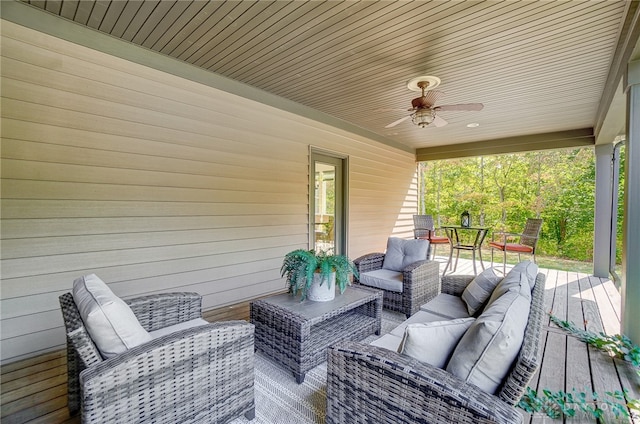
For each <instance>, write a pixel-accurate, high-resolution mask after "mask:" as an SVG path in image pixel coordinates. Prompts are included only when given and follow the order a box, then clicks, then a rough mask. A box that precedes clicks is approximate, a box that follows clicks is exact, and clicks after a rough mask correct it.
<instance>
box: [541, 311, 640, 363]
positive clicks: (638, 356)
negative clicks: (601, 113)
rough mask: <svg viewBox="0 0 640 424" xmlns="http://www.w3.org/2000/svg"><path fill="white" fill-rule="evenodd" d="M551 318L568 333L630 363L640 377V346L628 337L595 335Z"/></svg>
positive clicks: (551, 316) (566, 322)
mask: <svg viewBox="0 0 640 424" xmlns="http://www.w3.org/2000/svg"><path fill="white" fill-rule="evenodd" d="M550 318H551V321H552V322H553V323H554V324H556V325H557V326H558V327H560V328H562V329H564V330H566V331H568V332H569V333H571V334H572V335H574V336H575V337H577V338H578V339H579V340H581V341H583V342H585V343H587V344H589V345H591V346H593V347H595V348H597V349H600V350H603V351H605V352H607V353H610V354H612V355H613V356H615V357H616V358H620V359H623V360H625V361H627V362H629V363H630V364H631V365H632V366H633V367H635V368H636V372H638V374H639V375H640V346H638V345H635V344H633V342H631V340H630V339H629V338H628V337H627V336H625V335H623V334H614V335H608V334H605V333H594V332H592V331H588V330H583V329H581V328H578V327H577V326H576V325H575V324H574V323H573V322H571V321H563V320H561V319H560V318H558V317H556V316H553V315H550Z"/></svg>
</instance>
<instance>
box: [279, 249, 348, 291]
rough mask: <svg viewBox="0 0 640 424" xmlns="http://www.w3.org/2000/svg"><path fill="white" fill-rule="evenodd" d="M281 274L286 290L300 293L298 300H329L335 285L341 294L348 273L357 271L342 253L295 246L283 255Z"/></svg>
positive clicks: (344, 287) (345, 286) (345, 284)
mask: <svg viewBox="0 0 640 424" xmlns="http://www.w3.org/2000/svg"><path fill="white" fill-rule="evenodd" d="M280 273H281V275H282V276H283V277H286V283H287V286H288V288H289V293H290V294H291V295H293V296H296V295H297V294H298V292H300V293H301V299H300V300H301V301H302V300H305V299H307V298H308V299H309V300H313V301H320V302H322V301H329V300H332V299H333V298H334V297H335V287H336V286H337V287H338V288H339V289H340V294H342V293H344V290H345V289H346V288H347V286H348V285H350V284H351V280H350V278H349V276H350V275H355V276H356V277H357V276H358V270H357V269H356V266H355V265H354V264H353V262H352V261H351V260H350V259H349V258H347V257H346V256H345V255H333V254H329V253H327V252H323V251H320V252H318V253H316V252H315V251H313V250H304V249H298V250H294V251H292V252H289V253H287V254H286V255H285V257H284V261H283V263H282V268H281V269H280Z"/></svg>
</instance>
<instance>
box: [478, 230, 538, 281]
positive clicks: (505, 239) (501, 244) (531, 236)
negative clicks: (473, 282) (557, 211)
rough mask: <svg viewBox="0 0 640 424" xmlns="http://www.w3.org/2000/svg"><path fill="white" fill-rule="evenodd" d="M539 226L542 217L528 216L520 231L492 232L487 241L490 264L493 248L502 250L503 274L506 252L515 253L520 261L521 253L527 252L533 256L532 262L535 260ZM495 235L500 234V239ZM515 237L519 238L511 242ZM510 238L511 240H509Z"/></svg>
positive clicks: (505, 267)
mask: <svg viewBox="0 0 640 424" xmlns="http://www.w3.org/2000/svg"><path fill="white" fill-rule="evenodd" d="M541 228H542V219H539V218H528V219H527V222H526V224H525V225H524V230H523V231H522V233H505V232H499V233H494V234H493V236H492V238H491V242H489V247H490V248H491V266H493V253H494V251H495V250H500V251H502V273H503V274H505V273H506V270H507V252H512V253H517V254H518V261H520V254H521V253H529V254H531V256H532V257H533V262H535V261H536V245H537V244H538V237H539V235H540V229H541ZM496 235H499V236H500V240H495V236H496ZM515 238H519V240H518V241H517V242H513V240H514V239H515ZM510 240H512V242H510Z"/></svg>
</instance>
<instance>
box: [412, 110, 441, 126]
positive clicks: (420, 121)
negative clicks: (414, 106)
mask: <svg viewBox="0 0 640 424" xmlns="http://www.w3.org/2000/svg"><path fill="white" fill-rule="evenodd" d="M435 118H436V112H435V110H433V109H431V108H428V107H427V108H421V109H418V110H416V111H415V112H413V113H412V114H411V121H412V122H413V123H414V124H416V125H417V126H419V127H420V128H424V127H426V126H428V125H429V124H430V123H432V122H433V120H434V119H435Z"/></svg>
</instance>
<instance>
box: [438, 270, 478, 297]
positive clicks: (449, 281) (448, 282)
mask: <svg viewBox="0 0 640 424" xmlns="http://www.w3.org/2000/svg"><path fill="white" fill-rule="evenodd" d="M474 278H475V275H445V276H444V277H442V293H446V294H452V295H454V296H462V292H463V291H464V289H465V288H467V286H468V285H469V283H470V282H471V281H472V280H473V279H474Z"/></svg>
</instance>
